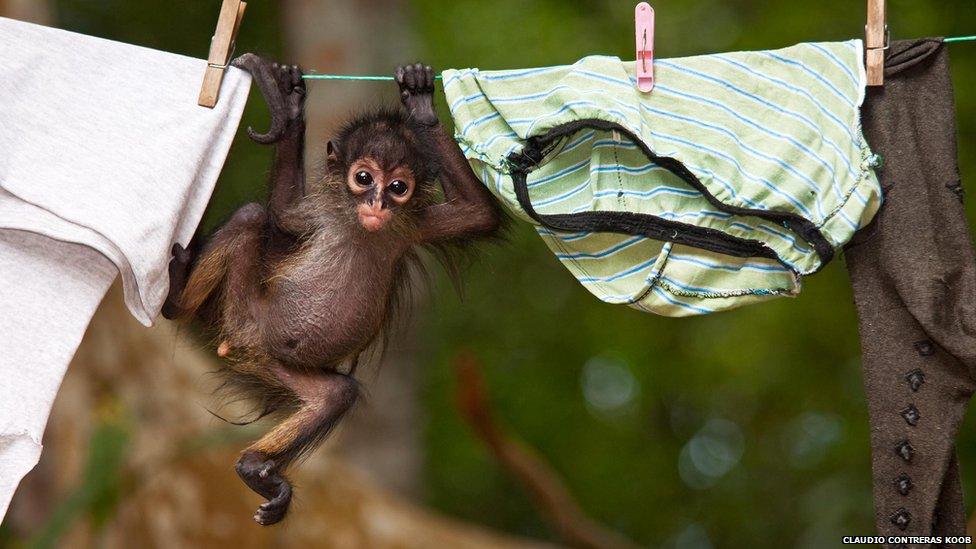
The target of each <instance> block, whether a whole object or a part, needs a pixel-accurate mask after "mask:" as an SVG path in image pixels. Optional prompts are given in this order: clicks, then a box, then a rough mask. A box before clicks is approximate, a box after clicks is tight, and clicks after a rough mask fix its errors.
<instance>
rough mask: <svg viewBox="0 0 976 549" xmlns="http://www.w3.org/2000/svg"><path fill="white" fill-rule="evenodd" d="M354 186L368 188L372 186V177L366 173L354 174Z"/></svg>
mask: <svg viewBox="0 0 976 549" xmlns="http://www.w3.org/2000/svg"><path fill="white" fill-rule="evenodd" d="M356 184H357V185H359V186H360V187H369V186H370V185H372V184H373V176H372V175H370V173H369V172H367V171H358V172H356Z"/></svg>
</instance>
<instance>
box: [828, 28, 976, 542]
mask: <svg viewBox="0 0 976 549" xmlns="http://www.w3.org/2000/svg"><path fill="white" fill-rule="evenodd" d="M864 129H865V133H866V135H867V136H868V139H869V140H870V142H871V145H872V146H873V147H875V150H876V151H878V152H880V153H881V154H882V155H884V156H885V158H886V160H885V163H884V166H883V167H882V168H881V169H880V170H879V172H880V174H881V180H882V183H883V185H884V189H885V206H884V208H882V210H881V212H880V213H878V218H877V220H876V222H875V223H872V224H871V225H869V226H868V227H866V228H865V229H864V230H863V231H861V232H860V233H858V234H857V235H856V236H855V237H854V239H853V240H852V241H851V242H850V244H848V247H847V249H846V251H845V257H846V261H847V267H848V270H849V271H850V276H851V284H852V286H853V288H854V301H855V304H856V305H857V312H858V317H859V319H860V332H861V350H862V355H863V358H862V366H863V369H864V387H865V392H866V393H867V397H868V412H869V417H870V421H871V431H870V432H871V457H872V469H873V470H874V502H875V519H876V526H877V529H878V533H880V534H882V535H885V536H896V535H910V536H964V535H966V520H967V514H966V506H965V504H964V502H963V497H962V485H961V482H960V477H959V462H958V458H957V456H956V435H957V434H958V432H959V427H960V426H961V424H962V421H963V419H964V418H965V416H966V408H967V407H968V405H969V400H970V398H971V397H972V395H973V392H974V391H976V379H974V378H973V374H974V372H976V252H974V251H973V246H972V243H971V239H970V230H969V224H968V222H967V221H966V211H965V208H964V207H963V203H962V186H961V184H960V175H959V163H958V160H957V158H956V124H955V105H954V101H953V92H952V79H951V77H950V74H949V55H948V49H947V48H946V46H945V44H944V43H943V41H942V40H940V39H922V40H903V41H896V42H893V43H892V44H891V48H890V49H889V50H888V52H887V55H886V59H885V83H884V88H870V91H869V93H868V97H867V100H866V101H865V105H864Z"/></svg>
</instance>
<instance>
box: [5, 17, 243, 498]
mask: <svg viewBox="0 0 976 549" xmlns="http://www.w3.org/2000/svg"><path fill="white" fill-rule="evenodd" d="M0 50H2V51H3V55H0V380H2V381H0V517H2V516H3V515H4V513H5V512H6V508H7V505H8V503H9V500H10V497H11V496H12V494H13V490H14V488H16V486H17V484H18V483H19V482H20V478H21V477H22V476H23V474H24V473H26V472H27V471H29V470H30V469H31V468H32V467H33V466H34V465H35V463H36V462H37V459H38V457H39V455H40V440H41V435H42V434H43V430H44V425H45V423H46V422H47V417H48V414H49V413H50V408H51V405H52V404H53V402H54V396H55V394H56V393H57V389H58V387H59V385H60V383H61V379H62V377H63V375H64V371H65V368H66V366H67V364H68V361H69V360H70V359H71V356H72V355H73V354H74V351H75V349H76V347H77V345H78V343H79V341H80V339H81V336H82V334H83V333H84V330H85V327H86V326H87V325H88V322H89V320H90V318H91V315H92V314H93V312H94V310H95V307H96V306H97V305H98V302H99V301H100V300H101V298H102V296H103V295H104V292H105V290H106V289H107V288H108V286H109V284H111V281H112V279H113V278H114V273H116V272H117V273H120V274H121V275H122V280H123V285H124V289H125V298H126V304H127V306H128V308H129V310H130V311H131V312H132V314H133V315H134V316H135V317H136V318H138V319H139V321H140V322H142V323H143V324H145V325H147V326H148V325H151V324H152V321H153V319H154V318H155V317H156V316H157V315H158V313H159V310H160V308H161V307H162V303H163V301H164V299H165V297H166V292H167V289H168V286H169V280H168V276H167V264H168V262H169V259H170V248H171V247H172V244H173V243H174V242H180V243H182V244H186V243H187V242H188V241H189V239H190V237H191V236H192V235H193V232H194V231H195V230H196V227H197V225H198V224H199V222H200V218H201V217H202V215H203V211H204V209H205V208H206V205H207V202H208V201H209V199H210V195H211V193H212V192H213V187H214V184H215V183H216V180H217V176H218V174H219V172H220V169H221V167H222V166H223V162H224V159H225V158H226V155H227V151H228V149H229V148H230V145H231V142H232V140H233V138H234V134H235V133H236V131H237V126H238V124H239V123H240V117H241V113H242V111H243V109H244V103H245V102H246V100H247V95H248V91H249V88H250V82H251V79H250V76H249V75H248V74H247V73H246V72H244V71H241V70H238V69H236V68H229V69H228V71H227V74H226V77H225V79H224V83H223V86H222V89H221V93H220V100H219V102H218V104H217V107H216V108H215V109H207V108H204V107H199V106H197V96H198V95H199V92H200V84H201V81H202V79H203V73H204V71H205V69H206V66H207V65H206V61H203V60H199V59H193V58H189V57H184V56H180V55H174V54H171V53H165V52H160V51H156V50H151V49H147V48H141V47H137V46H132V45H128V44H122V43H118V42H112V41H108V40H103V39H99V38H93V37H90V36H84V35H80V34H74V33H70V32H66V31H62V30H57V29H51V28H47V27H42V26H37V25H32V24H29V23H23V22H19V21H13V20H10V19H4V18H0Z"/></svg>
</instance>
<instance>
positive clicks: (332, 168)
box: [163, 54, 502, 525]
mask: <svg viewBox="0 0 976 549" xmlns="http://www.w3.org/2000/svg"><path fill="white" fill-rule="evenodd" d="M234 65H235V66H237V67H240V68H242V69H244V70H247V71H248V72H250V73H251V74H252V76H253V77H254V81H255V82H256V84H257V86H258V87H259V88H260V90H261V92H262V94H263V95H264V97H265V99H266V101H267V102H268V106H269V108H270V111H271V119H272V121H271V129H270V130H269V131H268V133H266V134H258V133H256V132H254V131H253V129H251V128H248V134H249V135H250V136H251V138H252V139H254V140H255V141H257V142H258V143H263V144H272V143H273V144H275V156H274V164H273V168H272V173H271V182H270V186H271V189H270V190H271V193H270V198H269V202H268V205H267V206H263V205H260V204H256V203H252V204H247V205H245V206H242V207H241V208H240V209H239V210H237V212H236V213H234V215H233V216H232V217H231V218H230V219H229V220H228V221H227V222H226V223H225V224H224V225H223V226H221V227H220V228H219V229H217V231H216V232H215V233H214V234H213V235H212V236H211V237H210V239H209V240H208V241H207V242H206V243H205V244H203V245H202V247H200V249H197V248H198V247H197V246H196V245H195V242H194V243H192V244H190V245H189V246H188V247H187V248H183V247H182V246H180V245H179V244H176V245H174V247H173V259H172V261H171V262H170V267H169V270H170V291H169V295H168V297H167V300H166V304H165V306H164V308H163V315H164V316H166V317H167V318H180V319H187V318H191V317H194V316H195V317H198V318H200V319H201V320H203V321H204V322H205V323H207V324H208V325H209V326H210V327H211V328H212V329H214V330H215V331H216V332H217V334H218V337H219V341H220V346H219V347H218V354H219V355H221V356H224V357H226V358H227V361H228V366H227V368H226V371H227V373H228V383H230V384H231V385H232V386H234V387H236V388H239V389H241V390H243V391H245V392H247V393H248V394H249V395H251V396H253V397H255V398H256V399H257V402H258V405H259V407H260V408H259V409H260V410H261V412H262V415H263V414H267V413H270V412H281V413H282V414H283V415H284V419H283V420H282V421H281V422H280V423H279V424H278V425H277V426H275V427H274V428H272V429H271V431H270V432H268V433H267V434H266V435H264V436H263V437H262V438H261V439H260V440H258V441H257V442H255V443H253V444H251V445H250V446H249V447H248V448H246V449H245V450H244V451H243V453H242V455H241V457H240V460H239V461H238V462H237V473H238V475H240V477H241V479H243V480H244V482H245V483H246V484H247V485H248V486H249V487H250V488H251V489H252V490H254V491H255V492H257V493H258V494H260V495H261V496H263V497H264V498H266V499H267V500H268V501H267V502H265V503H263V504H262V505H261V506H260V507H259V508H258V510H257V513H256V514H255V515H254V520H256V521H257V522H258V523H259V524H263V525H269V524H274V523H276V522H278V521H280V520H281V519H282V518H284V516H285V514H286V513H287V511H288V506H289V503H290V501H291V495H292V487H291V484H290V483H289V481H288V480H287V479H286V478H285V477H284V476H283V473H284V471H285V469H286V468H287V467H288V466H289V465H290V464H291V463H293V462H294V461H295V460H296V459H298V458H300V457H301V456H303V455H304V454H305V453H307V452H309V451H310V450H312V449H313V448H314V447H315V446H316V445H317V444H319V443H320V442H321V441H322V439H323V438H325V436H326V435H328V433H329V431H330V430H332V428H333V427H334V426H335V425H336V424H337V423H338V422H339V420H340V419H341V418H342V416H343V415H344V414H345V413H346V412H347V411H348V410H349V409H350V408H351V407H352V405H353V404H354V403H355V402H356V399H357V396H358V394H359V386H358V383H357V381H356V380H355V378H354V377H353V374H354V373H355V366H356V364H357V362H358V357H359V355H360V354H361V353H362V352H363V351H364V350H365V349H367V347H369V346H370V345H371V344H372V343H373V342H374V341H375V340H376V339H377V337H378V336H379V335H380V333H381V331H382V329H383V327H384V326H385V325H386V323H387V321H388V320H389V319H390V317H391V312H392V310H393V308H394V305H395V304H396V303H397V299H398V296H399V295H400V290H402V289H403V287H404V283H405V281H406V277H407V275H408V271H409V269H410V265H411V263H412V262H413V261H415V260H416V259H417V251H418V249H420V248H429V249H434V251H438V250H440V251H443V250H444V249H448V248H452V247H453V248H455V249H457V248H463V247H464V246H465V245H467V244H468V243H470V242H473V241H475V240H478V239H481V238H485V237H489V236H491V235H493V234H495V233H496V232H497V231H498V230H499V226H500V223H501V219H502V214H501V211H500V209H499V206H498V204H497V202H496V201H495V199H494V198H493V197H492V196H491V194H490V193H489V192H488V190H487V189H486V188H485V186H484V185H483V184H482V183H481V182H480V181H479V180H478V178H477V177H476V176H475V174H474V173H473V172H472V171H471V167H470V166H469V165H468V162H467V160H465V158H464V156H463V155H462V154H461V151H460V149H459V148H458V146H457V144H456V143H455V142H454V140H453V139H452V138H451V136H450V135H448V133H447V132H446V131H445V130H444V128H443V127H442V126H441V124H440V122H439V121H438V119H437V115H436V114H435V112H434V104H433V93H434V73H433V71H432V70H431V68H430V67H427V66H423V65H420V64H416V65H408V66H402V67H399V68H398V69H397V70H396V81H397V83H398V84H399V88H400V98H401V102H402V103H403V106H404V107H405V109H399V108H398V109H396V110H392V109H384V110H376V111H374V112H370V113H367V114H365V115H362V116H359V117H357V118H354V119H353V120H351V121H350V122H349V123H348V124H347V125H346V126H345V127H344V128H342V130H341V131H339V133H338V135H337V136H336V137H335V139H333V140H332V141H330V142H329V144H328V148H327V159H326V160H327V168H326V171H325V175H324V176H323V177H322V178H321V179H319V180H317V181H308V182H306V180H305V170H304V163H305V158H304V150H305V116H304V106H305V84H304V82H303V80H302V71H301V70H300V69H299V68H298V67H296V66H285V65H278V64H277V63H271V62H269V61H268V60H265V59H262V58H260V57H258V56H256V55H253V54H246V55H243V56H241V57H239V58H238V59H236V60H235V61H234ZM437 178H439V180H440V181H441V186H442V188H443V194H444V200H443V201H439V200H438V199H437V198H436V193H435V179H437ZM457 245H460V246H457ZM346 365H349V366H346Z"/></svg>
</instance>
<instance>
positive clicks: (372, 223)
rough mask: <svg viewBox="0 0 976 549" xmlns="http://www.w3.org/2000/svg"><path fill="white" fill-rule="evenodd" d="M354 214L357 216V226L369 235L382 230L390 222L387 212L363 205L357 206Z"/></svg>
mask: <svg viewBox="0 0 976 549" xmlns="http://www.w3.org/2000/svg"><path fill="white" fill-rule="evenodd" d="M356 213H358V214H359V224H360V225H362V227H363V228H364V229H366V230H367V231H369V232H371V233H372V232H376V231H378V230H380V229H382V228H383V226H384V225H386V222H387V221H389V220H390V211H389V210H386V209H383V208H371V207H369V206H367V205H365V204H364V205H361V206H359V208H358V209H357V212H356Z"/></svg>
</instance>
